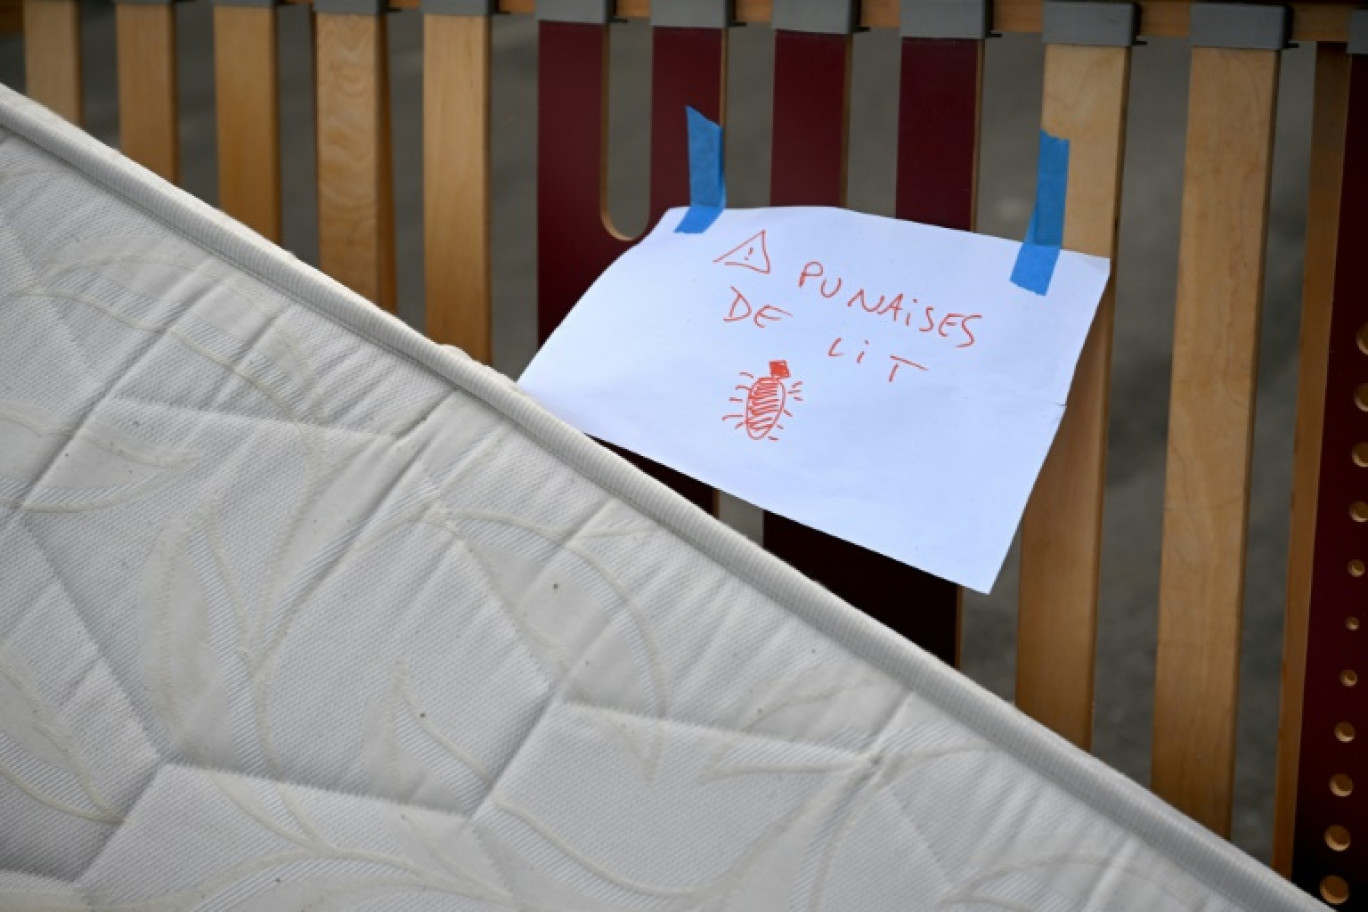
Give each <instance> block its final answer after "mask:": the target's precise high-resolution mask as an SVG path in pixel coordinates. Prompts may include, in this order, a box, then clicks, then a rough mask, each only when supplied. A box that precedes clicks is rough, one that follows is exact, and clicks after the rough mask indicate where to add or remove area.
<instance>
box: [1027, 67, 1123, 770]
mask: <svg viewBox="0 0 1368 912" xmlns="http://www.w3.org/2000/svg"><path fill="white" fill-rule="evenodd" d="M1130 53H1131V52H1130V48H1126V47H1082V46H1076V45H1063V44H1051V45H1048V46H1047V47H1046V49H1045V94H1044V109H1043V112H1042V117H1041V125H1042V128H1043V129H1044V130H1046V131H1047V132H1048V133H1050V134H1051V135H1053V136H1061V137H1064V138H1066V139H1068V140H1069V189H1068V196H1067V197H1066V208H1065V216H1064V246H1065V247H1067V248H1068V249H1069V250H1077V251H1080V252H1082V253H1090V254H1095V255H1097V256H1103V257H1107V258H1109V259H1111V260H1113V262H1114V261H1115V258H1116V236H1117V223H1118V216H1119V212H1120V208H1121V162H1122V156H1123V152H1124V148H1125V134H1126V129H1125V128H1126V97H1127V91H1128V87H1129V83H1130ZM1115 294H1116V273H1115V270H1113V272H1112V276H1111V279H1110V281H1109V282H1108V283H1107V290H1106V292H1105V293H1104V294H1103V296H1102V301H1101V303H1100V304H1099V305H1098V309H1097V316H1096V318H1095V319H1094V320H1093V325H1092V329H1091V331H1090V332H1089V334H1088V339H1087V342H1086V343H1085V344H1084V346H1083V352H1082V355H1081V357H1080V358H1079V362H1078V368H1077V370H1076V371H1075V373H1074V381H1073V386H1072V388H1071V390H1070V392H1069V401H1068V408H1067V409H1066V410H1065V412H1064V417H1063V420H1062V421H1061V423H1060V426H1059V431H1058V433H1057V434H1056V436H1055V440H1054V444H1053V445H1052V446H1051V448H1050V453H1049V456H1048V458H1047V459H1046V460H1045V464H1044V467H1043V468H1042V470H1041V473H1040V477H1039V479H1038V480H1037V481H1036V485H1035V489H1034V491H1033V493H1032V495H1031V499H1030V502H1029V503H1028V505H1027V508H1026V513H1025V516H1024V517H1023V519H1022V525H1021V597H1020V598H1021V603H1020V614H1019V620H1018V628H1017V679H1016V700H1017V705H1018V706H1019V707H1020V708H1021V709H1022V710H1023V711H1024V712H1026V713H1028V714H1029V715H1031V716H1032V717H1034V718H1035V719H1037V720H1038V721H1040V722H1042V723H1044V724H1045V725H1047V726H1049V727H1050V728H1052V729H1053V730H1054V731H1056V732H1058V733H1059V734H1061V735H1063V736H1064V737H1065V738H1068V739H1069V740H1070V741H1072V742H1073V743H1074V744H1076V745H1078V746H1079V747H1081V748H1084V749H1085V750H1086V749H1087V748H1088V747H1089V746H1090V745H1091V743H1092V716H1093V669H1094V658H1095V655H1096V638H1097V636H1096V635H1097V601H1098V587H1099V580H1100V578H1101V562H1102V500H1103V492H1104V491H1105V489H1106V480H1107V479H1106V475H1107V457H1106V454H1107V391H1108V386H1109V381H1110V376H1111V336H1112V319H1113V312H1114V306H1115Z"/></svg>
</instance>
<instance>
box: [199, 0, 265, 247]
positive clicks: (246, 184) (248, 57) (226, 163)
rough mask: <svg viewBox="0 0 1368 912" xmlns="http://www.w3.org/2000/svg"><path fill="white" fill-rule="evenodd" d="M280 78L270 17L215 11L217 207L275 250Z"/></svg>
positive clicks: (246, 9)
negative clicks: (273, 243)
mask: <svg viewBox="0 0 1368 912" xmlns="http://www.w3.org/2000/svg"><path fill="white" fill-rule="evenodd" d="M279 90H280V78H279V74H278V71H277V64H276V11H275V9H273V8H270V7H251V6H222V5H219V6H215V7H214V91H215V107H216V109H217V113H218V164H219V206H220V207H222V209H223V211H224V212H227V213H228V214H229V215H231V216H232V217H233V218H235V219H237V220H238V221H240V222H242V223H243V224H244V225H246V226H247V227H249V228H251V229H252V230H253V231H256V232H257V233H258V234H260V235H261V236H262V237H264V238H266V239H267V240H270V241H274V242H276V243H280V231H281V227H280V226H281V209H280V206H281V201H280V200H281V198H280V91H279Z"/></svg>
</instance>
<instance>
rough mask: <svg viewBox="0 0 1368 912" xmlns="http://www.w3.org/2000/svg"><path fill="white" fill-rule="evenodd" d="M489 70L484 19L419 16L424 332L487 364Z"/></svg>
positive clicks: (489, 356) (489, 346)
mask: <svg viewBox="0 0 1368 912" xmlns="http://www.w3.org/2000/svg"><path fill="white" fill-rule="evenodd" d="M489 64H490V23H489V19H488V18H486V17H475V16H438V15H428V16H425V17H424V18H423V225H424V237H425V242H426V245H427V250H426V253H425V258H426V264H427V334H428V336H430V337H431V338H432V339H433V340H435V341H437V342H440V343H442V344H445V345H455V346H457V347H458V348H461V349H464V350H465V352H466V353H467V354H469V355H470V356H471V357H472V358H475V359H476V360H478V361H481V362H483V363H485V364H489V363H490V361H491V360H492V358H493V349H492V334H491V313H490V307H491V297H490V295H491V286H490V170H489V166H490V158H489V154H490V153H489V135H490V134H489V124H490V120H489V113H490V107H489V90H490V83H489V73H490V69H489Z"/></svg>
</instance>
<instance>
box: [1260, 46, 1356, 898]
mask: <svg viewBox="0 0 1368 912" xmlns="http://www.w3.org/2000/svg"><path fill="white" fill-rule="evenodd" d="M1348 115H1349V55H1348V54H1346V53H1345V51H1344V46H1343V45H1327V44H1322V45H1320V46H1319V47H1317V48H1316V82H1315V109H1314V113H1313V115H1312V124H1311V168H1310V179H1311V192H1310V195H1309V197H1308V200H1307V212H1306V261H1305V264H1304V267H1303V269H1304V271H1303V278H1302V319H1301V352H1300V357H1299V359H1298V364H1297V429H1296V444H1295V451H1294V456H1293V466H1292V533H1291V540H1290V542H1289V544H1288V563H1287V614H1286V618H1285V621H1284V625H1283V663H1282V711H1281V714H1280V716H1279V721H1278V772H1277V797H1276V803H1275V811H1274V822H1273V867H1274V869H1275V870H1277V871H1278V872H1279V873H1281V874H1282V875H1283V876H1284V877H1291V876H1292V836H1293V829H1294V825H1295V823H1296V809H1297V770H1298V760H1299V754H1300V749H1301V728H1302V703H1303V694H1304V691H1305V678H1306V644H1307V627H1308V624H1309V622H1310V617H1311V568H1312V562H1313V559H1314V556H1315V554H1314V548H1315V541H1316V499H1317V498H1316V494H1317V487H1318V485H1319V482H1320V461H1321V427H1322V424H1323V419H1324V409H1325V383H1326V363H1327V361H1328V360H1329V356H1330V313H1331V305H1332V303H1333V300H1334V290H1335V254H1336V252H1337V249H1338V239H1339V213H1340V185H1341V183H1342V178H1343V175H1344V133H1345V125H1346V123H1347V120H1348ZM1346 572H1347V568H1346Z"/></svg>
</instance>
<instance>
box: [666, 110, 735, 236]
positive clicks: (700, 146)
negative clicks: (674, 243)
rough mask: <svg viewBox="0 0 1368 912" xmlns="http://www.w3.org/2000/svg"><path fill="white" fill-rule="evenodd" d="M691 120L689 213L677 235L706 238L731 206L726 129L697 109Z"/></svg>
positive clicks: (688, 114)
mask: <svg viewBox="0 0 1368 912" xmlns="http://www.w3.org/2000/svg"><path fill="white" fill-rule="evenodd" d="M685 114H686V116H687V117H688V119H689V210H688V211H687V212H685V213H684V218H682V219H680V220H679V225H677V226H676V227H675V231H677V232H680V233H682V234H702V233H703V232H704V231H707V230H708V228H709V227H710V226H711V225H712V223H713V222H715V221H717V217H718V216H719V215H721V214H722V210H723V209H725V208H726V206H727V182H726V180H725V179H724V178H723V176H722V128H721V127H719V126H718V125H717V124H715V123H713V122H712V121H711V120H708V118H706V117H704V116H703V115H702V114H699V113H698V112H697V111H695V110H694V109H693V108H685Z"/></svg>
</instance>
